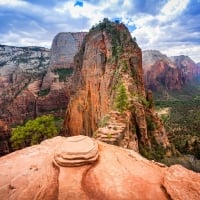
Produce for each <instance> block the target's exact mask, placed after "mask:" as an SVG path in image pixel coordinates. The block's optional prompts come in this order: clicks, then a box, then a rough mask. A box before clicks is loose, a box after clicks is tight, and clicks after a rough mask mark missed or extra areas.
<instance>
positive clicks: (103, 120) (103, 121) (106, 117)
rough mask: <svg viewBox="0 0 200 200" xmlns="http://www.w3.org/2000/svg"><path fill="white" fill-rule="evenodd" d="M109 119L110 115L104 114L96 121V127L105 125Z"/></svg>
mask: <svg viewBox="0 0 200 200" xmlns="http://www.w3.org/2000/svg"><path fill="white" fill-rule="evenodd" d="M109 119H110V116H109V115H105V116H104V117H103V118H102V119H101V120H100V122H99V123H98V127H105V126H107V125H108V121H109Z"/></svg>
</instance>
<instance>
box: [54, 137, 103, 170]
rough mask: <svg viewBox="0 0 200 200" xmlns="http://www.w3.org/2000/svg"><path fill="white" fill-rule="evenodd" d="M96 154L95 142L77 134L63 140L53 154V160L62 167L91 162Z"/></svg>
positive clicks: (96, 157) (96, 145)
mask: <svg viewBox="0 0 200 200" xmlns="http://www.w3.org/2000/svg"><path fill="white" fill-rule="evenodd" d="M98 156H99V154H98V144H97V142H96V141H94V140H92V139H91V138H89V137H86V136H83V135H78V136H73V137H68V138H66V139H65V140H64V142H63V143H62V144H61V146H60V147H59V148H58V150H57V151H56V153H55V155H54V161H55V163H56V164H58V165H60V166H63V167H74V166H81V165H85V164H90V163H93V162H95V161H96V160H97V159H98Z"/></svg>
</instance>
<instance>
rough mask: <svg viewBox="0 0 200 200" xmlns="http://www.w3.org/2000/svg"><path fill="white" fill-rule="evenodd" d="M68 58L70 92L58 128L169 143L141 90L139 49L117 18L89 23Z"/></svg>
mask: <svg viewBox="0 0 200 200" xmlns="http://www.w3.org/2000/svg"><path fill="white" fill-rule="evenodd" d="M74 62H75V63H74V64H75V72H74V75H73V77H72V80H73V90H74V93H75V94H74V95H73V96H72V97H71V99H70V102H69V104H68V108H67V112H66V115H65V121H64V128H63V134H65V135H67V136H74V135H80V134H81V135H87V136H90V137H92V136H94V137H96V138H98V139H99V140H101V141H104V142H108V143H111V144H117V145H120V146H122V147H126V148H130V149H134V150H136V151H137V150H138V146H139V145H140V147H142V146H148V147H149V148H150V147H151V146H152V147H153V142H152V139H153V138H154V139H155V141H156V142H157V143H158V144H161V145H162V146H163V147H164V148H166V147H167V146H169V142H168V139H167V135H166V132H165V129H164V128H163V125H162V123H161V121H160V120H159V118H158V117H156V113H155V112H154V110H153V107H152V100H149V99H148V97H147V96H148V95H146V92H145V88H144V80H143V69H142V53H141V50H140V48H139V47H138V45H137V43H136V42H134V41H133V40H132V38H131V35H130V33H129V32H128V29H127V28H126V27H125V26H124V25H123V24H116V23H113V22H109V21H108V20H106V19H105V20H104V21H103V22H101V23H100V24H99V25H97V26H96V27H94V28H93V29H91V30H90V32H89V34H88V35H86V37H85V40H84V42H83V44H82V47H81V49H80V51H79V52H78V53H77V54H76V56H75V58H74ZM122 93H123V94H122Z"/></svg>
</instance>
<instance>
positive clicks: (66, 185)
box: [0, 136, 200, 200]
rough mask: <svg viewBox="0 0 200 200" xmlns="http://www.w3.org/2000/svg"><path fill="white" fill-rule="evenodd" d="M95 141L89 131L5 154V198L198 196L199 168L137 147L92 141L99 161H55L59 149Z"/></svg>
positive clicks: (179, 199)
mask: <svg viewBox="0 0 200 200" xmlns="http://www.w3.org/2000/svg"><path fill="white" fill-rule="evenodd" d="M67 141H68V142H67ZM72 141H73V143H74V145H71V144H70V142H72ZM91 141H93V140H92V139H91V138H88V137H86V136H81V137H79V136H78V137H77V136H76V137H71V138H69V139H66V138H64V137H60V136H59V137H55V138H52V139H49V140H46V141H43V142H42V143H41V144H40V145H35V146H32V147H28V148H25V149H23V150H20V151H16V152H13V153H11V154H9V155H7V156H3V157H1V158H0V176H1V179H0V199H10V200H15V199H20V200H27V199H36V200H39V199H42V200H56V199H58V200H63V199H69V200H76V199H77V200H78V199H82V200H90V199H93V200H100V199H108V200H112V199H115V200H121V199H125V200H131V199H138V200H140V199H141V200H143V199H149V200H151V199H159V200H165V199H166V200H169V199H173V200H188V199H192V200H198V199H199V196H200V184H199V183H200V174H198V173H194V172H192V171H190V170H187V169H185V168H183V167H181V166H179V165H175V166H171V167H166V166H163V165H162V164H160V163H156V162H152V161H149V160H146V159H145V158H143V157H141V156H140V155H139V154H138V153H136V152H134V151H132V150H126V149H122V148H119V147H117V146H113V145H109V144H106V143H102V142H99V141H93V142H94V143H95V142H96V143H98V146H99V148H98V150H97V151H98V154H99V159H98V160H97V161H96V162H94V163H90V164H86V165H81V166H61V165H58V164H57V163H55V161H54V158H55V155H56V154H57V152H58V151H59V150H61V149H62V151H64V152H65V153H73V155H75V154H76V153H77V154H76V155H78V154H79V155H80V154H82V153H83V154H85V153H86V150H85V148H82V147H84V146H87V145H88V142H89V148H86V149H88V150H90V149H91V148H90V147H93V144H94V143H93V142H91ZM80 143H81V146H80V147H77V146H79V144H80ZM63 144H65V145H63ZM74 146H76V147H74ZM76 150H77V151H76ZM73 160H75V161H76V157H73Z"/></svg>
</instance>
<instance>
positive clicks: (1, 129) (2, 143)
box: [0, 120, 11, 156]
mask: <svg viewBox="0 0 200 200" xmlns="http://www.w3.org/2000/svg"><path fill="white" fill-rule="evenodd" d="M9 138H10V129H9V127H8V125H7V124H6V123H5V122H3V121H1V120H0V156H2V155H5V154H7V153H10V152H11V146H10V141H9Z"/></svg>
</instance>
